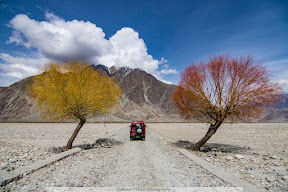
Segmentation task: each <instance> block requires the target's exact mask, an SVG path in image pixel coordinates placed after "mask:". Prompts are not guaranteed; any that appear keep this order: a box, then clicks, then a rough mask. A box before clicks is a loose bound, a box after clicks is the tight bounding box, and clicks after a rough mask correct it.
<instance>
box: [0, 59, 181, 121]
mask: <svg viewBox="0 0 288 192" xmlns="http://www.w3.org/2000/svg"><path fill="white" fill-rule="evenodd" d="M92 67H93V68H94V69H95V70H96V71H98V72H100V73H103V74H106V75H108V76H109V77H110V78H113V79H114V80H115V81H116V82H117V83H118V85H119V87H120V88H121V90H122V96H121V100H120V105H119V106H118V107H117V108H116V109H114V111H113V112H112V114H109V115H107V116H105V117H104V116H102V117H95V118H92V119H90V121H95V122H99V121H103V120H104V119H106V120H107V121H108V122H109V121H113V122H115V121H120V122H121V121H126V120H135V119H143V120H151V121H175V120H176V121H177V120H179V119H181V118H180V116H179V115H178V112H177V109H176V107H175V105H174V103H173V101H172V95H173V92H174V90H175V88H176V86H175V85H168V84H165V83H163V82H161V81H159V80H157V79H156V78H155V77H154V76H152V75H150V74H148V73H146V72H145V71H143V70H140V69H131V68H125V67H122V68H116V67H111V68H107V67H106V66H103V65H93V66H92ZM30 82H31V77H28V78H26V79H23V80H21V81H19V82H16V83H14V84H12V85H11V86H9V87H1V88H0V121H2V122H3V121H5V122H6V121H8V122H11V121H12V122H14V121H18V122H41V121H43V120H42V118H41V116H40V114H38V113H37V112H36V110H34V109H35V106H34V104H33V100H32V98H31V97H30V96H29V95H28V94H27V86H28V85H29V84H30Z"/></svg>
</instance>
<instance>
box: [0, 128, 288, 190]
mask: <svg viewBox="0 0 288 192" xmlns="http://www.w3.org/2000/svg"><path fill="white" fill-rule="evenodd" d="M76 125H77V124H76V123H65V124H64V123H1V124H0V148H1V149H0V162H1V165H0V166H1V170H0V173H5V174H9V173H10V172H13V171H14V170H17V169H18V168H19V167H22V166H26V165H30V164H33V163H34V162H37V161H38V160H41V159H45V158H47V157H49V156H51V155H54V154H55V153H59V152H61V151H62V150H63V147H65V145H66V143H67V141H68V139H69V137H70V136H71V134H72V132H73V130H74V129H75V127H76ZM147 125H148V131H147V138H146V141H130V140H129V123H121V124H117V123H111V124H106V126H104V124H103V123H99V124H97V123H95V124H93V123H86V124H85V125H84V126H83V128H82V129H81V131H80V132H79V134H78V136H77V137H76V139H75V141H74V143H73V145H74V146H78V147H81V148H83V149H85V150H83V151H81V152H80V153H78V154H76V155H74V156H70V157H68V158H65V159H63V160H61V161H59V162H57V163H54V164H53V165H50V166H48V167H45V168H42V169H40V170H38V171H36V172H34V173H32V174H30V175H25V176H24V177H23V178H22V179H20V180H17V181H14V182H11V183H9V184H7V185H6V186H4V187H3V188H2V190H7V191H8V190H11V191H19V190H24V191H29V190H36V191H37V190H41V189H43V188H45V187H67V186H68V187H77V186H78V187H79V186H84V187H143V186H144V187H229V184H228V183H225V182H224V181H222V180H220V179H219V178H217V177H216V176H214V175H213V174H211V173H209V172H207V171H206V170H204V169H202V168H201V167H199V166H198V165H197V164H196V163H194V162H193V161H191V160H190V159H188V158H186V157H185V156H183V155H181V154H180V153H179V152H178V151H177V149H178V148H186V149H188V150H190V148H191V146H192V145H193V143H195V142H197V141H198V140H199V139H201V137H203V136H204V134H205V133H206V131H207V129H208V126H209V125H207V124H201V123H147ZM158 135H159V136H160V137H159V136H158ZM108 137H109V139H108V140H107V139H106V140H105V139H102V140H101V138H108ZM95 141H97V142H96V144H97V145H96V144H95ZM99 141H102V142H99ZM202 150H203V152H193V153H194V154H196V155H198V156H199V157H201V158H203V159H204V160H205V161H208V162H210V163H212V164H214V165H215V166H219V167H222V168H225V169H226V171H227V172H230V173H232V174H234V175H236V176H239V177H240V178H241V179H242V180H246V181H247V182H249V183H252V184H253V185H255V186H257V187H258V188H259V189H262V190H264V191H287V190H288V185H287V184H288V181H287V180H285V179H286V177H285V176H287V175H288V165H287V164H288V123H238V124H223V125H222V126H221V127H220V128H219V130H218V131H217V133H216V134H215V135H214V136H213V137H212V138H211V140H209V142H208V143H207V145H205V146H204V147H203V148H202ZM191 152H192V151H191Z"/></svg>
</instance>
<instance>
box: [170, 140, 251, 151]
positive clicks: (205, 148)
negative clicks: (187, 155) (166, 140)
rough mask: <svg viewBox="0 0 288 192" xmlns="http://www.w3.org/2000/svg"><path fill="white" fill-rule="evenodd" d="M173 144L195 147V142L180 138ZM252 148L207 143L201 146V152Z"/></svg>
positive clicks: (185, 147) (187, 147) (181, 146)
mask: <svg viewBox="0 0 288 192" xmlns="http://www.w3.org/2000/svg"><path fill="white" fill-rule="evenodd" d="M172 144H173V145H175V146H177V147H180V148H184V149H191V150H192V149H193V146H194V145H195V143H192V142H190V141H185V140H178V141H177V142H175V143H172ZM249 150H250V147H239V146H236V145H228V144H221V143H206V144H205V145H203V146H202V147H201V152H212V151H213V152H222V153H235V154H236V153H246V152H248V151H249Z"/></svg>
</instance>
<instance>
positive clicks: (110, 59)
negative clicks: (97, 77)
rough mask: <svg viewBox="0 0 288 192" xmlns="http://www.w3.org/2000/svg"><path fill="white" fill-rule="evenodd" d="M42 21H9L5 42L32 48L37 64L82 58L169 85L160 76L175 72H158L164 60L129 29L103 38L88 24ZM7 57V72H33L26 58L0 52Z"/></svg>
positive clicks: (55, 19) (52, 17)
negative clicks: (140, 73)
mask: <svg viewBox="0 0 288 192" xmlns="http://www.w3.org/2000/svg"><path fill="white" fill-rule="evenodd" d="M45 18H46V20H45V21H36V20H33V19H30V18H29V17H28V16H27V15H24V14H19V15H16V16H15V17H14V18H13V19H12V20H11V21H10V27H11V28H12V29H13V32H12V35H11V36H10V37H9V41H8V43H15V44H16V45H23V46H25V47H26V48H28V49H31V48H36V50H38V51H39V53H40V55H43V57H42V58H41V59H42V61H39V58H38V60H37V62H40V63H41V64H42V63H44V60H45V62H47V61H48V60H52V61H59V62H65V61H67V60H69V59H83V60H88V61H90V62H91V63H93V64H103V65H106V66H108V67H110V66H113V65H114V66H117V67H124V66H125V67H130V68H140V69H143V70H145V71H146V72H148V73H150V74H152V75H154V76H156V77H157V78H158V79H159V80H162V81H163V82H166V83H170V82H167V81H164V80H163V76H165V75H167V74H176V73H177V71H176V70H175V69H168V66H167V67H165V69H162V70H161V71H159V70H158V67H159V65H162V64H165V63H167V62H168V61H167V60H166V59H164V58H163V57H162V58H161V60H160V61H159V60H156V59H154V58H153V57H152V56H151V55H149V54H148V52H147V47H146V44H145V42H144V40H143V39H141V38H139V33H138V32H136V31H134V30H133V29H132V28H128V27H124V28H122V29H120V30H118V31H117V32H116V33H115V34H114V35H113V36H112V37H110V38H109V39H106V38H105V33H104V32H103V30H102V28H100V27H97V26H96V25H95V24H93V23H91V22H89V21H87V22H84V21H78V20H73V21H65V20H63V19H62V18H59V17H57V16H56V15H54V14H53V13H46V14H45ZM8 57H9V59H6V64H7V63H8V64H7V65H9V66H10V69H11V68H17V70H22V72H23V71H24V72H28V71H30V72H31V71H33V69H31V68H29V67H31V66H30V65H28V63H29V62H31V60H30V61H29V62H28V60H27V58H22V60H21V58H17V57H12V56H10V55H7V54H6V55H5V54H3V53H2V54H1V57H0V58H1V59H2V60H5V58H8ZM15 60H17V62H16V61H15ZM19 60H21V61H19ZM27 62H28V63H27ZM32 67H33V66H32ZM2 69H3V66H2ZM11 71H12V69H11ZM11 71H10V72H11ZM18 72H19V71H18ZM33 73H34V72H33ZM25 75H27V74H25ZM25 75H24V76H25Z"/></svg>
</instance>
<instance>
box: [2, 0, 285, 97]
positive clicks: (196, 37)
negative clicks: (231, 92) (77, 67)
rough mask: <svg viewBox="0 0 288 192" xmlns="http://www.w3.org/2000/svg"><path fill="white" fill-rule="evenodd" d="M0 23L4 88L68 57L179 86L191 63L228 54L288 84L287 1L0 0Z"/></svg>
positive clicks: (273, 78)
mask: <svg viewBox="0 0 288 192" xmlns="http://www.w3.org/2000/svg"><path fill="white" fill-rule="evenodd" d="M0 23H1V25H0V31H1V33H0V86H9V85H10V84H12V83H14V82H16V81H19V80H21V79H23V78H25V77H27V76H31V75H35V74H37V73H39V69H40V68H41V66H42V65H43V64H45V63H47V62H50V61H53V62H65V61H66V60H68V59H83V60H88V61H89V62H90V63H91V64H103V65H106V66H108V67H110V66H113V65H115V66H117V67H122V66H128V67H131V68H140V69H143V70H145V71H147V72H148V73H150V74H152V75H154V76H156V77H157V78H158V79H159V80H162V81H163V82H166V83H173V84H177V83H178V81H179V78H180V74H181V72H183V70H184V69H185V67H187V66H188V65H190V64H192V63H195V62H199V61H201V60H207V59H208V58H209V56H211V55H215V54H219V53H227V52H229V53H230V55H231V56H248V55H250V56H253V57H255V58H256V59H257V60H260V61H262V63H263V64H264V65H266V66H267V67H268V69H269V70H270V71H271V79H272V80H275V81H279V82H282V83H287V84H288V1H285V0H282V1H281V0H273V1H272V0H271V1H268V0H261V1H256V0H247V1H245V0H242V1H238V0H237V1H236V0H235V1H234V0H218V1H215V0H210V1H207V0H201V1H196V0H195V1H194V0H177V1H175V0H174V1H172V0H143V1H140V0H121V1H119V0H106V1H103V0H101V1H98V0H95V1H92V0H91V1H89V0H81V1H76V0H69V1H63V2H62V1H61V2H60V1H58V0H21V1H20V0H0ZM285 91H286V92H288V85H285Z"/></svg>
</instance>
